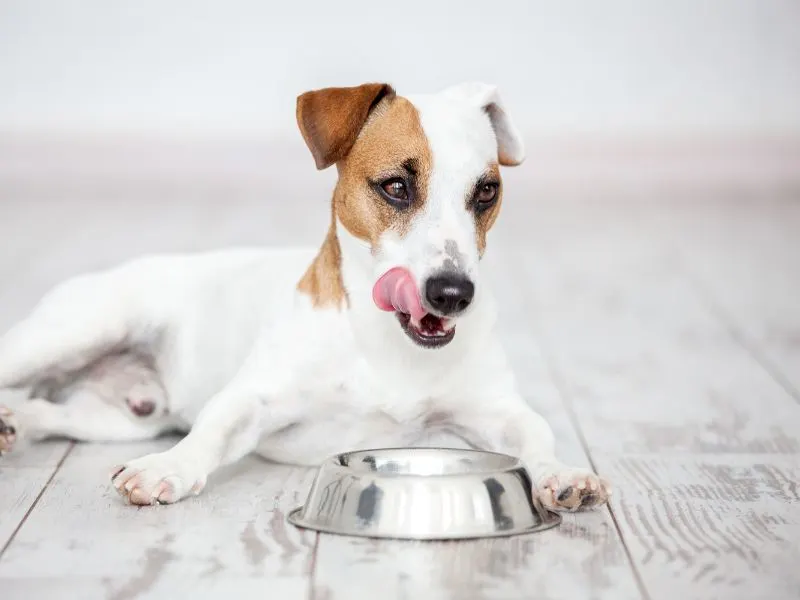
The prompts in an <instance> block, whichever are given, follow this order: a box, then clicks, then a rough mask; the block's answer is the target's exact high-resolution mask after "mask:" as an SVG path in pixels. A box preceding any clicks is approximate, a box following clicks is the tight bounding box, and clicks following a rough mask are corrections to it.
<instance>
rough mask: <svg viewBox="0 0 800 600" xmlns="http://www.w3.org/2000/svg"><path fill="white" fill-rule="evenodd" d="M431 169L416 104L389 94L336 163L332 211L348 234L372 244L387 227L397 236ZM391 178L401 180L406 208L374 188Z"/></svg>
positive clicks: (422, 196) (417, 207)
mask: <svg viewBox="0 0 800 600" xmlns="http://www.w3.org/2000/svg"><path fill="white" fill-rule="evenodd" d="M432 168H433V158H432V155H431V150H430V147H429V146H428V140H427V138H426V137H425V133H424V132H423V130H422V125H421V123H420V119H419V113H418V112H417V109H416V108H415V107H414V105H413V104H411V102H409V101H408V100H406V99H405V98H403V97H400V96H394V97H392V98H389V99H387V100H385V101H384V102H382V103H381V104H380V105H379V106H378V107H377V108H376V109H375V110H374V111H373V113H372V115H371V116H370V118H369V119H368V121H367V123H366V124H365V125H364V128H363V129H362V130H361V134H360V135H359V136H358V139H357V140H356V141H355V143H354V144H353V147H352V149H351V150H350V153H349V154H348V155H347V156H346V157H345V158H344V159H343V160H342V161H341V162H339V164H338V169H339V181H338V183H337V185H336V190H335V192H334V195H333V210H334V214H335V215H336V216H337V217H338V218H339V220H340V221H341V223H342V225H343V226H344V227H345V228H346V229H347V230H348V231H349V232H350V233H351V234H352V235H354V236H355V237H357V238H359V239H361V240H364V241H366V242H369V243H370V244H372V245H374V244H375V243H377V241H378V239H379V238H380V236H381V234H383V232H385V231H386V230H387V229H393V230H395V231H397V233H398V234H399V235H401V236H403V235H405V234H406V233H407V232H408V229H409V227H410V226H411V222H412V221H413V219H414V217H415V216H416V215H417V214H419V212H420V211H421V210H422V209H423V207H424V206H425V202H426V199H427V195H428V181H429V180H430V176H431V170H432ZM395 177H397V178H400V179H402V180H403V181H405V182H406V185H407V188H408V190H409V193H410V194H411V204H410V205H409V206H408V207H407V208H397V207H395V206H393V205H392V204H390V202H389V201H387V200H386V199H385V198H384V197H382V196H381V194H380V191H379V190H378V189H376V188H378V187H379V186H380V184H381V183H382V182H383V181H386V180H388V179H392V178H395Z"/></svg>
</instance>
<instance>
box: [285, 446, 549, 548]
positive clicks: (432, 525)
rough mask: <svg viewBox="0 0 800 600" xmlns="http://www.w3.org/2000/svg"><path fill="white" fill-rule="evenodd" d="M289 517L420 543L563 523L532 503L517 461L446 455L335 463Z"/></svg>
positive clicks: (376, 453)
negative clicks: (301, 504) (418, 541)
mask: <svg viewBox="0 0 800 600" xmlns="http://www.w3.org/2000/svg"><path fill="white" fill-rule="evenodd" d="M288 518H289V522H291V523H292V524H294V525H296V526H298V527H302V528H305V529H313V530H315V531H323V532H326V533H337V534H342V535H351V536H361V537H371V538H395V539H415V540H444V539H465V538H481V537H496V536H508V535H517V534H521V533H532V532H535V531H543V530H545V529H550V528H551V527H555V526H556V525H558V524H559V523H560V522H561V517H559V516H558V515H557V514H555V513H552V512H550V511H547V510H545V509H544V507H542V506H541V504H540V503H539V502H538V500H534V499H532V496H531V480H530V478H529V477H528V474H527V472H526V471H525V469H524V467H523V466H522V463H521V462H520V461H519V460H517V459H516V458H513V457H511V456H506V455H504V454H495V453H492V452H479V451H476V450H456V449H452V450H451V449H442V448H397V449H384V450H362V451H358V452H348V453H345V454H339V455H337V456H334V457H333V458H330V459H328V460H327V461H325V462H324V463H323V464H322V466H321V467H320V468H319V471H318V473H317V476H316V478H315V479H314V483H313V484H312V486H311V490H310V491H309V493H308V498H307V500H306V503H305V505H303V506H302V507H300V508H298V509H296V510H294V511H292V512H291V513H290V514H289V517H288Z"/></svg>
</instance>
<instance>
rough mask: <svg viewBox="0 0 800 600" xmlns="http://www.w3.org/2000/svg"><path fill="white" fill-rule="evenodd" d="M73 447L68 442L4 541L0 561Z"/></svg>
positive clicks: (73, 443)
mask: <svg viewBox="0 0 800 600" xmlns="http://www.w3.org/2000/svg"><path fill="white" fill-rule="evenodd" d="M74 447H75V442H69V445H68V446H67V449H66V450H65V451H64V455H63V456H62V457H61V459H60V460H59V461H58V463H56V466H55V468H54V469H53V472H52V473H51V474H50V477H48V478H47V481H45V483H44V485H43V486H42V489H41V490H39V493H38V494H37V495H36V498H35V499H34V501H33V502H32V503H31V505H30V506H29V507H28V510H26V511H25V514H24V515H23V516H22V518H21V519H20V521H19V523H18V524H17V526H16V527H15V528H14V531H13V532H12V533H11V535H10V536H9V537H8V540H7V541H6V543H5V544H4V545H3V547H2V548H0V561H2V560H3V556H4V555H5V553H6V551H7V550H8V549H9V548H10V547H11V543H12V542H13V541H14V538H16V537H17V534H18V533H19V532H20V530H21V529H22V526H23V525H25V522H26V521H27V520H28V517H29V516H30V515H31V513H32V512H33V510H34V509H35V508H36V505H37V504H39V500H41V499H42V496H44V493H45V492H46V491H47V488H48V487H50V483H51V482H52V481H53V479H54V478H55V476H56V474H57V473H58V472H59V470H61V466H62V465H63V464H64V461H66V460H67V457H68V456H69V455H70V453H71V452H72V449H73V448H74Z"/></svg>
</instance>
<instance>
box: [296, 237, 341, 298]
mask: <svg viewBox="0 0 800 600" xmlns="http://www.w3.org/2000/svg"><path fill="white" fill-rule="evenodd" d="M341 268H342V250H341V248H340V247H339V239H338V238H337V237H336V228H335V226H334V224H333V223H331V227H330V229H328V235H327V236H326V237H325V242H323V244H322V247H321V248H320V250H319V253H318V254H317V257H316V258H315V259H314V262H312V263H311V265H310V266H309V267H308V269H307V270H306V272H305V275H303V278H302V279H301V280H300V283H298V284H297V289H298V290H299V291H300V292H303V293H304V294H307V295H308V296H310V297H311V302H312V304H313V306H314V308H343V307H344V306H346V305H347V292H346V291H345V289H344V283H343V282H342V271H341Z"/></svg>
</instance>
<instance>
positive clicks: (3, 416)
mask: <svg viewBox="0 0 800 600" xmlns="http://www.w3.org/2000/svg"><path fill="white" fill-rule="evenodd" d="M167 429H169V422H168V421H167V420H166V419H163V418H156V419H141V418H137V417H135V416H133V415H130V414H128V411H127V409H126V408H125V407H124V406H113V405H111V404H109V403H108V402H107V401H105V400H104V399H103V398H101V397H99V396H97V395H96V394H93V393H91V392H88V391H81V392H79V393H77V394H75V395H73V396H71V397H70V398H69V399H68V400H67V401H66V402H64V403H59V404H55V403H53V402H48V401H47V400H43V399H41V398H33V399H31V400H28V401H27V402H24V403H22V404H21V405H20V406H19V407H18V408H16V409H14V410H12V409H10V408H7V407H4V406H0V453H3V452H8V451H10V450H12V448H13V446H14V444H15V442H16V441H17V440H19V439H27V440H32V441H35V440H41V439H44V438H48V437H66V438H70V439H74V440H78V441H86V442H116V441H134V440H144V439H149V438H153V437H156V436H157V435H158V434H159V433H162V432H164V431H166V430H167Z"/></svg>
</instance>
